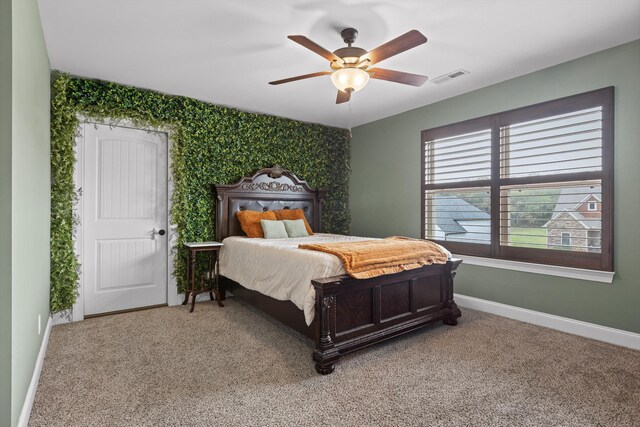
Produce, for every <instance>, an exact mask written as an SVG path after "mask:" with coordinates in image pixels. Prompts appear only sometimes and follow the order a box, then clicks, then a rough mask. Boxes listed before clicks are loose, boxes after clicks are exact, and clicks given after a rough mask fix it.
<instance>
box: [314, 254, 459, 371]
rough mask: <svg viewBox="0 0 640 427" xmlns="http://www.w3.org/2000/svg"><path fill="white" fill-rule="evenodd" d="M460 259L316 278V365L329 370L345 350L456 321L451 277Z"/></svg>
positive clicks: (359, 347)
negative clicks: (354, 275) (386, 272)
mask: <svg viewBox="0 0 640 427" xmlns="http://www.w3.org/2000/svg"><path fill="white" fill-rule="evenodd" d="M461 262H462V260H459V259H454V260H450V261H448V262H447V263H446V264H442V265H430V266H426V267H423V268H420V269H416V270H410V271H406V272H402V273H397V274H392V275H387V276H380V277H375V278H372V279H365V280H358V279H353V278H351V277H348V276H339V277H329V278H325V279H319V280H314V281H313V282H312V283H313V286H314V287H315V290H316V319H317V321H318V336H317V338H316V348H315V350H314V351H313V360H314V361H315V363H316V370H317V371H318V372H319V373H321V374H330V373H331V372H333V370H334V368H335V363H336V362H337V361H338V360H339V359H340V357H341V356H342V355H343V354H346V353H349V352H352V351H355V350H358V349H361V348H363V347H366V346H369V345H371V344H374V343H377V342H380V341H383V340H386V339H389V338H392V337H395V336H398V335H401V334H404V333H407V332H410V331H413V330H415V329H418V328H420V327H422V326H425V325H428V324H430V323H434V322H437V321H440V320H442V321H443V322H444V323H445V324H448V325H455V324H456V323H457V320H456V319H457V318H458V317H460V309H459V308H458V306H457V305H456V303H455V302H454V301H453V277H454V276H455V270H456V269H457V267H458V265H460V263H461Z"/></svg>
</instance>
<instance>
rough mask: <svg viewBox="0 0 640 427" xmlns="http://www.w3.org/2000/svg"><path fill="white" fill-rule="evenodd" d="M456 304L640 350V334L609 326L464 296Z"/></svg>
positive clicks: (458, 298) (456, 298)
mask: <svg viewBox="0 0 640 427" xmlns="http://www.w3.org/2000/svg"><path fill="white" fill-rule="evenodd" d="M454 298H455V301H456V303H457V304H458V305H459V306H461V307H466V308H470V309H473V310H478V311H484V312H487V313H491V314H496V315H498V316H503V317H508V318H509V319H515V320H519V321H521V322H526V323H533V324H534V325H538V326H544V327H546V328H551V329H557V330H559V331H562V332H567V333H570V334H574V335H579V336H581V337H586V338H591V339H594V340H598V341H604V342H608V343H610V344H616V345H620V346H623V347H628V348H632V349H634V350H640V334H636V333H633V332H628V331H623V330H621V329H615V328H609V327H607V326H601V325H596V324H594V323H588V322H583V321H580V320H574V319H569V318H567V317H561V316H556V315H553V314H547V313H542V312H540V311H534V310H529V309H526V308H520V307H515V306H512V305H507V304H501V303H498V302H493V301H487V300H484V299H480V298H474V297H470V296H466V295H461V294H454Z"/></svg>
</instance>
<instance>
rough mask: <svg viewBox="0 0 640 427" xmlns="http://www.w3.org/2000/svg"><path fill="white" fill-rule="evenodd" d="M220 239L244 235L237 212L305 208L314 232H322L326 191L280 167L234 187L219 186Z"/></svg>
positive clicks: (217, 211)
mask: <svg viewBox="0 0 640 427" xmlns="http://www.w3.org/2000/svg"><path fill="white" fill-rule="evenodd" d="M215 190H216V199H217V200H216V240H218V241H222V240H223V239H225V238H227V237H229V236H244V235H245V234H244V232H243V231H242V228H240V222H239V221H238V218H237V216H236V212H238V211H241V210H251V211H268V210H269V211H270V210H277V209H302V210H303V211H304V214H305V217H306V218H307V221H308V222H309V224H310V225H311V228H313V231H316V232H320V231H322V224H321V217H322V198H323V197H324V190H318V189H313V188H311V187H309V185H308V184H307V183H306V182H305V181H302V180H300V179H298V177H296V176H295V175H294V174H292V173H291V172H289V171H288V170H286V169H283V168H282V167H280V166H277V165H276V166H274V167H272V168H265V169H260V170H259V171H258V172H256V173H255V174H253V175H252V176H248V177H244V178H242V179H241V180H240V181H238V182H237V183H235V184H231V185H216V186H215Z"/></svg>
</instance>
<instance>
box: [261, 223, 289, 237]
mask: <svg viewBox="0 0 640 427" xmlns="http://www.w3.org/2000/svg"><path fill="white" fill-rule="evenodd" d="M260 225H261V226H262V232H263V233H264V238H265V239H286V238H287V237H289V236H288V235H287V230H286V229H285V228H284V224H283V223H282V221H272V220H268V219H261V220H260Z"/></svg>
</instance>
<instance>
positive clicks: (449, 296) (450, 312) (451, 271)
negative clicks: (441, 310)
mask: <svg viewBox="0 0 640 427" xmlns="http://www.w3.org/2000/svg"><path fill="white" fill-rule="evenodd" d="M461 262H462V261H461V260H456V261H451V260H449V261H447V264H446V266H445V274H446V281H447V290H446V303H445V306H446V309H447V315H446V316H445V318H444V319H443V320H442V323H444V324H445V325H451V326H455V325H457V324H458V320H457V319H458V317H460V316H462V313H461V312H460V309H459V308H458V305H457V304H456V303H455V301H454V300H453V278H454V277H456V271H455V270H456V269H457V268H458V266H459V265H460V263H461Z"/></svg>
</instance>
